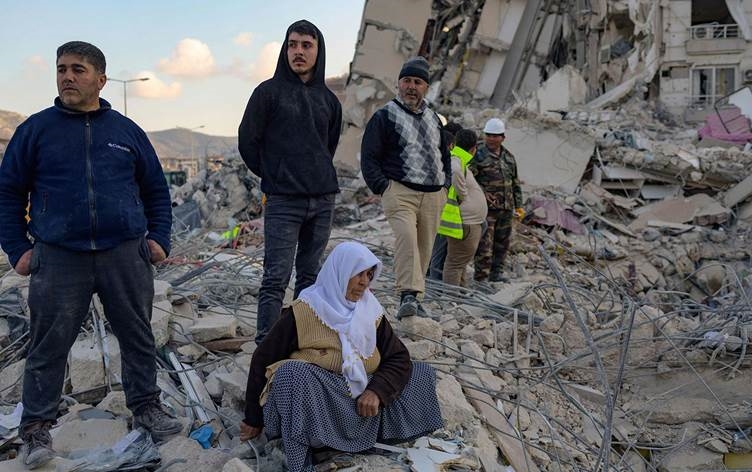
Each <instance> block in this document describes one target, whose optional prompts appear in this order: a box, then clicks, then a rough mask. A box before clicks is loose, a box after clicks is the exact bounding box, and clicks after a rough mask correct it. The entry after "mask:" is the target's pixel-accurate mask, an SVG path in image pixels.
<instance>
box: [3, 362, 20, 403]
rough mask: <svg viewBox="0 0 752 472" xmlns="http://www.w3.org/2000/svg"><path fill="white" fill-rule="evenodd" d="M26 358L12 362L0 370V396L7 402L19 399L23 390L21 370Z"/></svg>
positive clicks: (18, 400)
mask: <svg viewBox="0 0 752 472" xmlns="http://www.w3.org/2000/svg"><path fill="white" fill-rule="evenodd" d="M25 366H26V360H25V359H21V360H20V361H17V362H14V363H13V364H11V365H9V366H8V367H6V368H5V369H3V371H2V372H0V398H2V399H3V400H4V401H6V402H8V403H18V402H20V401H21V392H22V391H23V372H24V367H25Z"/></svg>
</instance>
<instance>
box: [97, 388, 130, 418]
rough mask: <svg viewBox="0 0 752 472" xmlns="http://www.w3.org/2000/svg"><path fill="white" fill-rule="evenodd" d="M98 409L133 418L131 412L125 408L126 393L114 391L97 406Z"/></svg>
mask: <svg viewBox="0 0 752 472" xmlns="http://www.w3.org/2000/svg"><path fill="white" fill-rule="evenodd" d="M97 408H99V409H101V410H107V411H110V412H112V413H114V414H115V415H117V416H125V417H130V416H132V413H131V410H129V409H128V407H127V406H125V392H123V391H112V392H110V393H108V394H107V396H106V397H104V398H103V399H102V401H101V402H99V403H98V404H97Z"/></svg>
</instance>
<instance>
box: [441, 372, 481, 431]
mask: <svg viewBox="0 0 752 472" xmlns="http://www.w3.org/2000/svg"><path fill="white" fill-rule="evenodd" d="M436 396H437V397H438V400H439V406H440V407H441V417H442V418H444V426H445V427H446V429H448V430H450V431H455V430H457V429H459V428H464V429H466V428H467V427H468V426H470V424H471V423H472V422H473V420H474V419H475V409H474V408H473V407H472V405H470V403H468V401H467V400H466V399H465V395H464V394H463V393H462V387H461V386H460V383H459V382H457V379H456V378H454V376H451V375H440V378H439V380H438V382H437V383H436Z"/></svg>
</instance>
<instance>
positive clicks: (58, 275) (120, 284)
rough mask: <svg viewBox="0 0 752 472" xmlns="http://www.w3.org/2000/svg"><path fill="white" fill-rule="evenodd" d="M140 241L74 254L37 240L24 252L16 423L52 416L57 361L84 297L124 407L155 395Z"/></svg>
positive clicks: (60, 367) (83, 311) (61, 367)
mask: <svg viewBox="0 0 752 472" xmlns="http://www.w3.org/2000/svg"><path fill="white" fill-rule="evenodd" d="M149 257H150V256H149V249H148V246H147V245H146V241H145V240H144V239H143V238H141V239H134V240H131V241H126V242H124V243H122V244H120V245H119V246H117V247H115V248H113V249H108V250H104V251H96V252H75V251H69V250H67V249H62V248H59V247H56V246H50V245H48V244H44V243H37V244H36V245H35V246H34V252H33V253H32V257H31V280H30V282H29V309H30V310H31V332H30V335H31V341H30V345H29V354H28V356H27V357H26V368H25V370H24V379H23V405H24V411H23V417H22V419H21V426H22V427H24V426H27V425H30V424H32V423H35V422H37V421H54V420H55V417H56V415H57V408H58V403H59V402H60V394H61V392H62V389H63V381H64V380H65V379H64V375H65V364H66V361H67V358H68V352H69V351H70V349H71V347H72V346H73V343H74V342H75V340H76V336H77V335H78V333H79V330H80V329H81V324H82V323H83V322H84V320H85V319H86V316H87V315H88V313H89V305H90V303H91V297H92V295H93V294H94V293H97V294H98V295H99V299H100V300H101V301H102V305H103V307H104V315H105V317H106V318H107V320H108V321H109V322H110V327H111V329H112V331H113V333H114V334H115V336H116V337H117V339H118V343H119V344H120V352H121V360H122V378H123V389H124V390H125V397H126V404H127V406H128V408H129V409H130V410H131V411H133V412H135V411H137V410H138V409H139V408H140V407H142V406H144V405H146V404H147V403H149V402H151V401H154V400H156V399H157V398H158V397H159V389H158V388H157V366H156V361H155V355H156V349H155V347H154V336H153V334H152V332H151V325H150V321H151V310H152V301H153V298H154V281H153V273H152V267H151V263H150V262H149Z"/></svg>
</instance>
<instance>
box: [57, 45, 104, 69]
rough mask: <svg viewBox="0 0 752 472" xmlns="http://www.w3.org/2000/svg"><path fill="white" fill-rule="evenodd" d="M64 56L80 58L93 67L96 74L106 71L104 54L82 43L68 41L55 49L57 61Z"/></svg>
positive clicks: (92, 46)
mask: <svg viewBox="0 0 752 472" xmlns="http://www.w3.org/2000/svg"><path fill="white" fill-rule="evenodd" d="M65 54H73V55H76V56H81V57H83V58H84V59H86V61H87V62H89V63H90V64H91V65H93V66H94V69H96V71H97V72H99V73H101V74H104V71H105V69H107V61H106V60H105V58H104V53H103V52H102V51H101V50H100V49H99V48H98V47H96V46H94V45H93V44H90V43H86V42H83V41H69V42H67V43H65V44H63V45H62V46H60V47H59V48H57V59H60V56H63V55H65Z"/></svg>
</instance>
